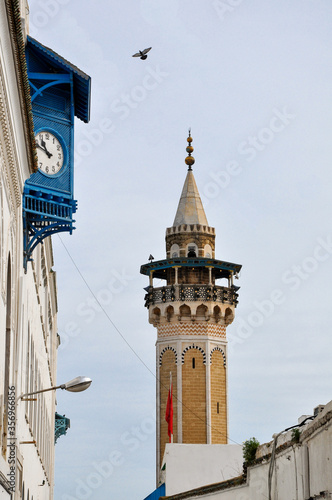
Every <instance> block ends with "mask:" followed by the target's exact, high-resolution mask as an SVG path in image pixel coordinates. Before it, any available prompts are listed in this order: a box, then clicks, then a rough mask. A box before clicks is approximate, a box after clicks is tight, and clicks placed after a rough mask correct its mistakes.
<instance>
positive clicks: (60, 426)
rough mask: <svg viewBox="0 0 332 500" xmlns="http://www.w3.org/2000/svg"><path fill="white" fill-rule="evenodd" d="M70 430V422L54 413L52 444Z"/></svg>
mask: <svg viewBox="0 0 332 500" xmlns="http://www.w3.org/2000/svg"><path fill="white" fill-rule="evenodd" d="M69 428H70V420H69V418H66V417H65V416H64V415H60V414H59V413H55V429H54V444H56V442H57V440H58V439H59V437H60V436H64V435H65V434H67V430H68V429H69Z"/></svg>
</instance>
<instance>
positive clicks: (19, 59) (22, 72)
mask: <svg viewBox="0 0 332 500" xmlns="http://www.w3.org/2000/svg"><path fill="white" fill-rule="evenodd" d="M5 5H6V11H7V17H8V24H9V30H10V35H11V42H12V48H13V57H14V63H15V71H16V77H17V84H18V85H17V87H18V93H19V99H20V104H21V110H22V118H23V128H24V134H25V139H26V148H27V155H28V165H29V170H30V172H31V173H33V172H36V171H37V166H38V163H37V153H36V147H35V138H34V126H33V117H32V107H31V98H30V85H29V79H28V70H27V64H26V58H25V44H24V36H23V31H22V25H21V13H20V3H19V0H5Z"/></svg>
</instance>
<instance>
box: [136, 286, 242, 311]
mask: <svg viewBox="0 0 332 500" xmlns="http://www.w3.org/2000/svg"><path fill="white" fill-rule="evenodd" d="M238 289H239V287H236V286H232V287H230V288H228V287H224V286H215V285H170V286H163V287H161V288H153V287H152V286H151V287H149V289H148V292H147V294H146V295H145V307H147V308H149V307H150V306H151V305H154V304H161V303H164V302H176V301H180V302H191V301H197V300H199V301H202V302H208V301H214V302H222V303H223V304H231V305H234V306H235V307H236V305H237V303H238V300H237V298H238V293H237V291H238Z"/></svg>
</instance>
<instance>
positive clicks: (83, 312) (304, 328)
mask: <svg viewBox="0 0 332 500" xmlns="http://www.w3.org/2000/svg"><path fill="white" fill-rule="evenodd" d="M29 5H30V34H31V36H33V37H34V38H36V39H37V40H38V41H40V42H41V43H43V44H44V45H46V46H48V47H50V48H52V49H53V50H55V51H56V52H57V53H59V54H61V55H62V56H63V57H65V58H66V59H68V60H69V61H71V62H72V63H73V64H75V65H76V66H78V67H79V68H80V69H81V70H83V71H85V72H86V73H87V74H88V75H90V76H91V78H92V106H91V121H90V123H89V124H84V123H82V122H80V121H79V120H76V123H75V198H76V199H77V200H78V212H77V214H76V224H75V225H76V230H75V231H74V233H73V235H72V236H69V235H67V234H65V233H63V234H61V237H59V236H55V237H54V238H53V246H54V259H55V265H54V269H55V271H56V272H57V282H58V305H59V313H58V330H59V334H60V336H61V341H62V343H61V346H60V347H59V349H58V376H57V377H58V383H63V382H65V381H67V380H70V379H71V378H74V377H75V376H77V375H86V376H89V377H91V378H92V380H93V382H92V385H91V387H90V388H89V390H88V391H86V392H83V393H80V394H69V393H65V391H64V392H61V393H59V394H58V395H57V403H58V406H57V411H58V412H59V413H60V414H65V415H66V416H67V417H68V418H70V420H71V428H70V429H69V430H68V433H67V435H66V436H62V437H61V438H60V439H59V441H58V443H57V445H56V472H55V483H56V484H55V498H56V500H84V499H91V500H104V499H105V500H106V499H109V498H112V499H113V498H114V499H117V500H127V499H128V498H130V499H132V500H142V499H143V498H145V496H147V495H148V494H149V493H150V492H151V491H152V490H153V489H154V488H155V416H154V413H155V386H156V380H155V376H154V375H155V364H156V361H155V341H156V330H155V329H154V327H153V326H152V325H150V324H149V323H148V316H147V310H146V309H145V308H144V293H145V292H144V290H143V288H144V287H145V286H147V285H148V280H147V277H146V276H142V275H140V272H139V270H140V265H141V264H145V263H146V262H147V260H148V257H149V255H150V254H152V255H153V256H154V257H155V259H156V260H159V259H163V258H164V257H165V240H164V238H165V230H166V228H167V227H171V226H172V224H173V220H174V216H175V213H176V209H177V205H178V201H179V199H180V194H181V190H182V186H183V183H184V180H185V177H186V165H185V163H184V158H185V156H186V152H185V148H186V145H187V142H186V139H187V135H188V128H189V127H191V133H192V137H193V143H192V145H193V147H194V153H193V156H194V157H195V159H196V162H195V165H194V175H195V179H196V183H197V185H198V189H199V192H200V194H201V198H202V201H203V204H204V207H205V212H206V215H207V219H208V222H209V225H210V226H212V227H215V229H216V235H217V238H216V258H217V259H220V260H226V261H229V262H235V263H238V264H242V266H243V268H242V271H241V274H240V278H239V281H238V282H236V284H237V285H239V286H240V287H241V289H240V292H239V305H238V307H237V309H236V315H235V320H234V322H233V324H232V325H231V326H229V327H228V329H227V332H228V333H227V334H228V342H229V344H228V347H229V351H228V394H229V442H230V443H234V442H235V443H242V442H243V441H245V440H246V439H249V438H250V437H253V436H254V437H256V438H257V439H258V440H259V441H260V442H261V443H263V442H266V441H269V440H271V438H272V434H274V433H276V432H280V431H282V430H283V429H285V428H286V427H289V426H291V425H295V424H296V423H297V419H298V417H300V416H301V415H303V414H306V415H311V414H312V412H313V408H314V407H316V406H317V405H318V404H326V403H327V402H329V401H330V400H331V399H332V386H331V378H332V363H331V354H332V347H331V338H330V337H331V325H332V318H331V314H330V309H331V306H330V303H331V279H332V225H331V209H332V196H331V188H332V175H331V158H332V141H331V135H332V124H331V115H332V69H331V56H332V54H331V52H332V49H331V47H332V32H331V20H332V4H331V2H330V1H329V0H293V1H292V2H290V1H289V0H271V1H269V2H266V1H265V0H204V1H203V0H181V1H180V0H168V1H167V2H165V1H163V2H162V1H160V0H140V1H134V0H127V1H125V2H115V1H114V0H99V1H98V2H90V1H87V0H49V1H48V2H45V1H44V0H29ZM146 47H152V50H151V51H150V53H149V56H148V58H147V60H145V61H142V60H140V59H139V58H132V57H131V56H132V54H134V53H135V52H137V51H138V50H142V49H144V48H146ZM155 286H158V284H157V282H156V281H155Z"/></svg>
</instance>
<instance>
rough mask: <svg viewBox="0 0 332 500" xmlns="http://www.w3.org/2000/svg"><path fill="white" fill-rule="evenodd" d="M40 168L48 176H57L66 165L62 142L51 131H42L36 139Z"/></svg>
mask: <svg viewBox="0 0 332 500" xmlns="http://www.w3.org/2000/svg"><path fill="white" fill-rule="evenodd" d="M35 140H36V147H37V155H38V168H39V170H40V171H41V172H43V173H44V174H46V175H51V176H52V175H56V174H58V173H59V172H60V170H61V169H62V167H63V166H64V163H65V148H64V146H63V145H62V141H61V139H60V138H59V136H57V135H56V134H54V133H53V132H51V131H50V130H47V129H45V130H40V131H39V132H38V133H37V134H36V137H35Z"/></svg>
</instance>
